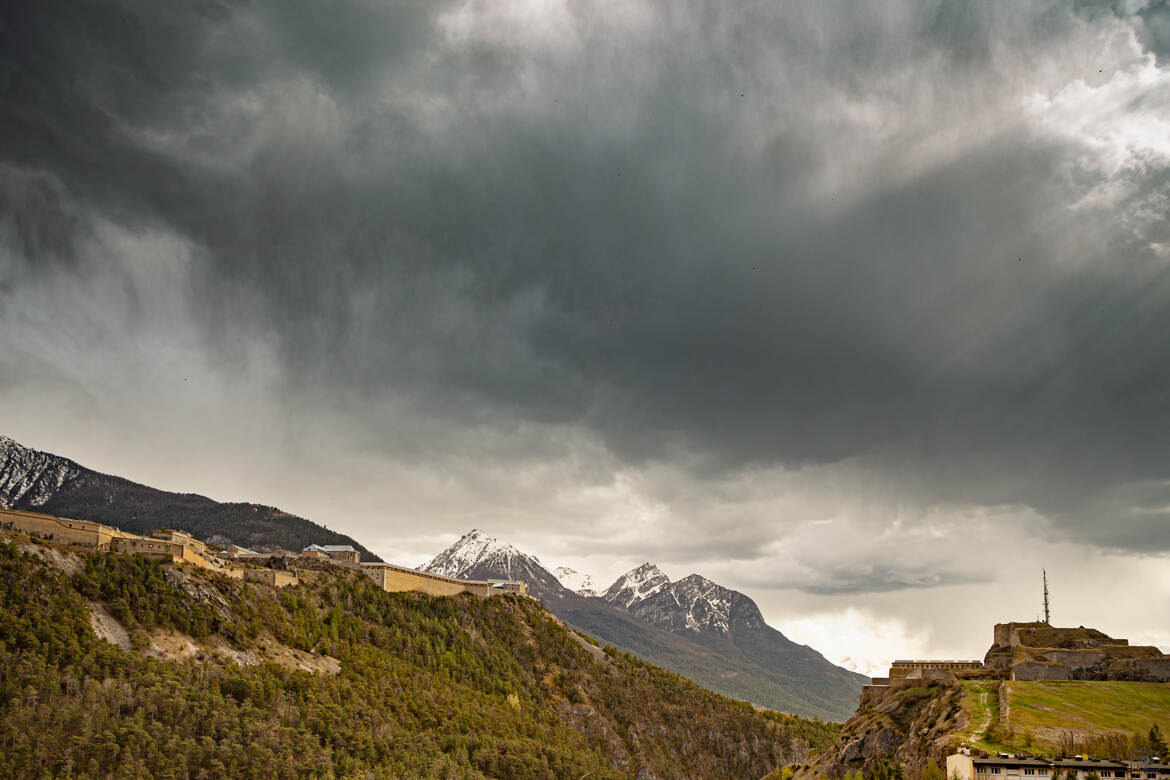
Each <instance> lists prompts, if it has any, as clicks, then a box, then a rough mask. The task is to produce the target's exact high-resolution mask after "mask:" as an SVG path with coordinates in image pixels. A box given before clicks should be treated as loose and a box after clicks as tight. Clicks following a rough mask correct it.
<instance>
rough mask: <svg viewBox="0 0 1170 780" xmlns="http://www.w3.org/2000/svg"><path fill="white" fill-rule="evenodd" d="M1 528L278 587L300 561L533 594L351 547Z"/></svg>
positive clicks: (90, 525) (31, 521) (484, 591)
mask: <svg viewBox="0 0 1170 780" xmlns="http://www.w3.org/2000/svg"><path fill="white" fill-rule="evenodd" d="M0 530H7V531H17V532H19V533H22V534H25V535H26V536H30V537H33V538H37V539H44V540H46V541H52V542H58V543H60V544H68V545H72V546H75V547H83V548H87V549H90V550H94V551H97V552H114V553H125V554H129V555H143V556H146V557H147V558H153V559H155V560H159V561H164V562H166V563H170V564H175V565H178V564H188V565H192V566H197V567H199V568H201V569H211V570H213V571H217V572H219V573H220V574H223V575H225V576H227V577H230V578H232V579H238V580H248V581H252V582H260V583H263V584H266V585H272V586H275V587H286V586H289V585H297V584H298V582H299V580H298V577H297V574H296V569H297V562H298V561H309V560H315V561H320V562H323V563H329V564H333V565H336V566H344V567H348V568H353V569H357V570H358V571H361V572H362V573H363V574H365V575H366V576H367V577H369V578H370V579H371V580H373V581H374V582H376V583H377V584H378V587H380V588H382V590H385V591H388V592H400V591H418V592H420V593H426V594H428V595H431V596H454V595H455V594H457V593H470V594H472V595H473V596H479V597H480V598H489V597H491V596H496V595H499V594H501V593H517V594H520V595H527V594H528V587H527V585H526V584H525V583H523V582H521V581H519V580H499V579H486V580H461V579H456V578H454V577H444V576H442V575H440V574H432V573H430V572H422V571H415V570H414V569H408V568H406V567H405V566H395V565H393V564H389V563H381V562H376V563H375V562H363V561H362V560H361V553H360V552H359V551H357V550H355V549H354V548H353V547H352V546H351V545H325V546H320V545H316V544H311V545H309V546H308V547H306V548H305V549H304V550H301V551H300V552H299V553H298V552H293V551H291V550H274V551H272V552H255V551H253V550H249V549H246V548H244V547H239V546H237V545H229V546H228V547H227V548H226V549H224V550H220V551H216V550H212V549H211V548H210V547H208V546H207V545H206V544H204V543H203V542H201V541H199V540H198V539H196V538H194V537H193V536H191V535H190V534H186V533H183V532H182V531H174V530H170V529H159V530H156V531H155V532H154V533H152V534H151V535H150V536H139V535H138V534H132V533H129V532H127V531H123V530H121V529H118V528H115V527H113V526H109V525H104V524H102V523H94V522H91V521H87V520H76V519H72V518H65V517H56V516H54V515H48V514H42V513H40V512H26V511H23V510H16V509H0Z"/></svg>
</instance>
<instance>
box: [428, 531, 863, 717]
mask: <svg viewBox="0 0 1170 780" xmlns="http://www.w3.org/2000/svg"><path fill="white" fill-rule="evenodd" d="M419 568H420V569H424V570H428V571H435V572H438V573H442V574H446V575H448V576H454V577H475V578H483V577H501V578H503V577H507V578H515V579H523V580H525V581H526V582H528V584H529V591H530V592H531V593H532V594H533V595H534V596H536V597H537V598H539V599H541V600H542V601H544V603H545V606H547V607H548V608H549V609H551V610H552V611H553V612H554V613H555V614H556V615H557V616H558V617H560V618H561V619H562V620H564V621H565V622H567V623H570V624H572V625H574V626H576V627H578V628H581V629H583V630H585V631H588V632H590V633H592V634H593V635H594V636H596V637H598V638H599V639H602V640H604V641H606V642H609V643H611V644H614V645H616V646H617V647H620V648H622V649H624V650H628V651H629V652H632V653H634V654H635V655H637V656H639V657H641V658H644V659H646V660H648V661H651V662H653V663H656V664H658V665H660V666H664V667H666V668H667V669H670V670H672V671H674V672H677V673H678V674H681V675H683V676H685V677H688V678H690V679H691V680H694V681H695V682H697V683H699V684H701V685H704V686H706V687H707V688H710V689H711V690H713V691H716V692H719V693H723V694H725V695H727V696H733V697H736V698H740V699H746V700H748V701H752V702H755V703H756V704H761V705H763V706H765V707H771V708H773V709H779V710H788V711H790V712H795V713H797V714H801V715H814V716H817V717H821V718H826V719H832V720H844V719H845V718H847V717H849V715H850V714H851V713H852V712H853V710H854V709H855V708H856V706H857V700H858V695H859V694H860V691H861V685H862V684H863V683H864V682H868V679H867V678H865V677H863V676H862V675H859V674H856V673H854V672H851V671H849V670H847V669H843V668H841V667H839V666H835V665H834V664H832V663H830V662H829V661H827V660H826V659H825V658H824V656H822V655H821V654H820V653H818V652H817V651H816V650H814V649H812V648H810V647H807V646H805V645H800V644H797V643H795V642H793V641H791V640H789V639H788V638H787V637H785V636H784V635H783V634H781V633H780V632H779V631H777V630H776V629H774V628H772V627H771V626H769V625H767V623H765V622H764V618H763V615H762V614H761V613H760V610H759V608H758V607H757V606H756V603H755V602H754V601H752V600H751V599H750V598H749V597H748V596H746V595H744V594H743V593H740V592H738V591H734V590H731V589H729V588H725V587H723V586H721V585H719V584H717V583H714V582H712V581H711V580H708V579H706V578H704V577H701V576H699V575H697V574H692V575H690V576H688V577H684V578H682V579H680V580H678V581H677V582H671V581H670V579H669V578H668V577H667V576H666V574H664V573H663V572H662V570H661V569H659V568H658V567H657V566H655V565H654V564H652V563H645V564H643V565H641V566H639V567H637V568H635V569H633V570H631V571H629V572H626V573H625V574H623V575H622V576H621V577H618V579H617V580H616V581H615V582H614V583H613V584H612V585H610V586H609V588H606V589H605V590H604V592H603V593H602V595H601V596H600V597H598V598H591V597H588V596H587V595H582V594H581V593H578V592H575V591H574V589H572V588H570V587H567V584H568V583H570V582H572V583H576V582H578V581H581V579H582V578H584V577H586V576H587V575H581V574H580V573H578V572H573V571H572V570H571V569H568V570H563V571H562V570H560V569H558V571H561V572H562V573H561V578H558V577H556V576H554V575H553V574H552V573H550V572H549V571H548V570H547V569H545V568H544V566H543V565H542V564H541V563H540V561H539V560H538V559H537V558H536V557H534V556H531V555H527V554H525V553H523V552H521V551H519V550H517V549H516V548H515V547H513V546H512V545H510V544H505V543H502V542H499V541H497V540H496V539H493V538H491V537H489V536H487V535H486V534H484V533H483V532H482V531H479V530H475V531H471V532H470V533H468V534H465V535H464V536H463V537H462V538H461V539H460V540H459V541H458V542H456V543H455V544H454V545H452V546H451V547H450V548H448V549H447V550H444V551H443V552H442V553H440V554H439V555H437V556H436V557H435V558H434V560H432V561H431V562H429V563H427V564H425V565H423V566H420V567H419ZM590 590H594V591H595V590H596V589H595V588H591V589H590Z"/></svg>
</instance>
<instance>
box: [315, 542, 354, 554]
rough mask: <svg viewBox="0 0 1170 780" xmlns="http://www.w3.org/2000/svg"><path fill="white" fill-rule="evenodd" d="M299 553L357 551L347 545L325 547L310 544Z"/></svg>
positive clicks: (327, 545) (328, 545)
mask: <svg viewBox="0 0 1170 780" xmlns="http://www.w3.org/2000/svg"><path fill="white" fill-rule="evenodd" d="M301 552H323V553H331V552H357V550H355V549H353V546H352V545H348V544H326V545H320V544H310V545H309V546H308V547H306V548H305V549H303V550H301Z"/></svg>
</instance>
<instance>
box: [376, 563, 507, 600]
mask: <svg viewBox="0 0 1170 780" xmlns="http://www.w3.org/2000/svg"><path fill="white" fill-rule="evenodd" d="M361 567H362V571H364V572H365V573H366V576H367V577H369V578H370V579H372V580H373V581H374V582H376V583H377V584H378V587H380V588H381V589H382V590H385V591H387V592H389V593H400V592H402V591H408V590H410V591H418V592H420V593H426V594H427V595H429V596H454V595H456V594H459V593H470V594H472V595H473V596H479V597H480V598H489V597H491V596H498V595H500V594H501V593H519V594H521V595H527V593H528V586H527V585H525V584H524V583H523V582H519V581H517V580H459V579H455V578H454V577H444V576H443V575H441V574H432V573H431V572H427V571H418V570H417V569H408V568H406V567H404V566H395V565H394V564H391V563H363V564H362V565H361Z"/></svg>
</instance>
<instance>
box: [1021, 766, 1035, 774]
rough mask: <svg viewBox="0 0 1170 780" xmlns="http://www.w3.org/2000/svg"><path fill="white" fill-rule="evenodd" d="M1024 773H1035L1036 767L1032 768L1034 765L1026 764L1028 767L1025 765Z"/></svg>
mask: <svg viewBox="0 0 1170 780" xmlns="http://www.w3.org/2000/svg"><path fill="white" fill-rule="evenodd" d="M1024 774H1026V775H1034V774H1036V770H1035V769H1033V768H1032V767H1030V766H1026V767H1024Z"/></svg>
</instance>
